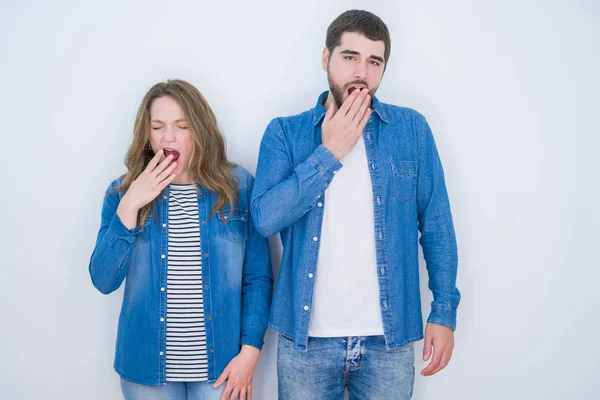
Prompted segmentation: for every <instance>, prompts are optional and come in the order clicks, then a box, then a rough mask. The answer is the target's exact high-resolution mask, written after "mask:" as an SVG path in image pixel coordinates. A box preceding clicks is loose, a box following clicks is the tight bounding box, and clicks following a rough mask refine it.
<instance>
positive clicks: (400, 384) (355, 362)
mask: <svg viewBox="0 0 600 400" xmlns="http://www.w3.org/2000/svg"><path fill="white" fill-rule="evenodd" d="M277 347H278V348H277V376H278V379H279V399H280V400H315V399H319V400H342V399H343V398H344V391H345V390H346V389H347V390H348V394H349V396H350V400H362V399H369V400H378V399H386V400H387V399H396V400H404V399H410V398H411V397H412V392H413V383H414V379H415V368H414V344H413V343H409V344H407V345H405V346H402V347H400V348H397V349H393V350H386V349H385V339H384V337H383V336H360V337H336V338H314V337H310V338H309V339H308V351H307V352H303V351H299V350H295V349H294V342H293V341H292V340H290V339H287V338H285V337H283V336H281V335H279V341H278V346H277Z"/></svg>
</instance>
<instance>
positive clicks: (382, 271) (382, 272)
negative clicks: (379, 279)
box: [381, 267, 385, 275]
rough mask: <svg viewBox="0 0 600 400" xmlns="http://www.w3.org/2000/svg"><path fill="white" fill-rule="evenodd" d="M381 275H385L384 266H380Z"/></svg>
mask: <svg viewBox="0 0 600 400" xmlns="http://www.w3.org/2000/svg"><path fill="white" fill-rule="evenodd" d="M381 275H385V268H383V267H381Z"/></svg>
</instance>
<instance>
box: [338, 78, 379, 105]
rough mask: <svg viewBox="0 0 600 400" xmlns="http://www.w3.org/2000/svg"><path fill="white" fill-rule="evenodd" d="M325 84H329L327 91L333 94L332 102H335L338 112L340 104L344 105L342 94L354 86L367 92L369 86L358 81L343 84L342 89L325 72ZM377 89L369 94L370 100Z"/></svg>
mask: <svg viewBox="0 0 600 400" xmlns="http://www.w3.org/2000/svg"><path fill="white" fill-rule="evenodd" d="M327 82H329V90H330V91H331V94H333V100H334V101H335V105H336V106H337V109H338V110H339V109H340V107H342V104H344V93H347V92H348V89H350V87H352V86H354V85H363V86H366V88H367V90H368V89H369V85H368V84H367V82H366V81H361V80H360V79H359V80H356V81H352V82H349V83H347V84H345V85H344V87H343V88H342V87H340V86H339V85H337V84H336V83H335V82H334V81H333V78H332V77H331V74H330V73H329V71H327ZM377 89H378V87H376V88H375V89H373V90H372V91H370V92H369V95H370V96H371V98H373V96H374V95H375V92H376V91H377Z"/></svg>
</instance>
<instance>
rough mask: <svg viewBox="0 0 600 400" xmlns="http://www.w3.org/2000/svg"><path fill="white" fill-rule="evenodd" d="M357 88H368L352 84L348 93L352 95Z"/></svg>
mask: <svg viewBox="0 0 600 400" xmlns="http://www.w3.org/2000/svg"><path fill="white" fill-rule="evenodd" d="M356 89H359V90H360V89H366V88H365V87H362V86H352V87H350V88H348V95H351V94H352V92H354V91H355V90H356Z"/></svg>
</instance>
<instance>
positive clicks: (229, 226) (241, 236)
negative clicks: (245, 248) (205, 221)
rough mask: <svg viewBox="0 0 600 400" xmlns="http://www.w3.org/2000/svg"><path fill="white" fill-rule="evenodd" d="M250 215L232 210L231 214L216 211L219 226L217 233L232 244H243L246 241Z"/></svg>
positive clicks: (245, 211)
mask: <svg viewBox="0 0 600 400" xmlns="http://www.w3.org/2000/svg"><path fill="white" fill-rule="evenodd" d="M249 218H250V214H249V213H248V210H237V209H234V211H233V213H230V211H229V210H227V209H226V210H223V212H221V211H217V220H218V224H219V233H220V234H221V237H222V238H225V239H228V240H231V241H232V242H243V241H244V240H247V239H248V231H249V227H248V219H249Z"/></svg>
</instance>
